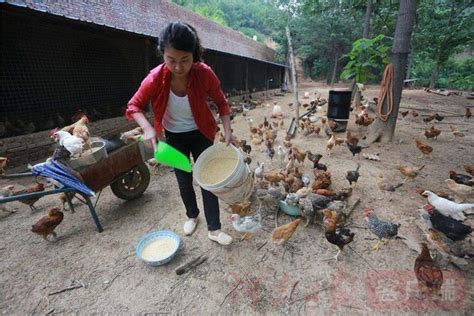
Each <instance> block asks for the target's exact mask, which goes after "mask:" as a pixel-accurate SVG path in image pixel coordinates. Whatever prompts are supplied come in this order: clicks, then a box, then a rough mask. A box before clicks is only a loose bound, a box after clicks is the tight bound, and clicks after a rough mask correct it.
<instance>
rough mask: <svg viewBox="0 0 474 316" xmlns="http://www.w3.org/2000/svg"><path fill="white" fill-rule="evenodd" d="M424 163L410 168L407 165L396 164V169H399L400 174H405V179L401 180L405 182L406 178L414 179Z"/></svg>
mask: <svg viewBox="0 0 474 316" xmlns="http://www.w3.org/2000/svg"><path fill="white" fill-rule="evenodd" d="M424 167H425V165H423V166H421V167H420V168H411V167H409V166H397V169H398V170H399V171H400V173H401V174H403V175H404V176H405V180H404V181H403V182H406V181H407V180H408V179H411V180H413V179H415V178H416V176H417V175H418V173H419V172H420V171H421V170H423V168H424Z"/></svg>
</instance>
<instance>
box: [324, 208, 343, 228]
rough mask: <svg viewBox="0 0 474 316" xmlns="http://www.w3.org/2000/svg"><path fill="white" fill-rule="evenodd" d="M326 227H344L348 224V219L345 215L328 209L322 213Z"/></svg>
mask: <svg viewBox="0 0 474 316" xmlns="http://www.w3.org/2000/svg"><path fill="white" fill-rule="evenodd" d="M322 213H323V215H324V217H323V225H324V227H329V226H338V227H343V226H344V225H345V224H346V220H347V217H346V215H345V214H344V213H342V212H338V211H336V210H332V209H329V208H326V209H324V210H323V211H322Z"/></svg>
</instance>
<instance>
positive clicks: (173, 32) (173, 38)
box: [158, 21, 204, 62]
mask: <svg viewBox="0 0 474 316" xmlns="http://www.w3.org/2000/svg"><path fill="white" fill-rule="evenodd" d="M158 47H159V49H160V51H161V53H164V52H165V47H173V48H174V49H177V50H182V51H185V52H191V53H193V62H198V61H201V60H202V54H203V52H204V49H203V47H202V46H201V41H200V40H199V37H198V35H197V32H196V30H195V29H194V27H192V26H191V25H189V24H187V23H182V22H181V21H176V22H171V23H169V24H168V25H167V26H166V27H165V28H164V29H163V30H162V31H161V33H160V37H159V38H158Z"/></svg>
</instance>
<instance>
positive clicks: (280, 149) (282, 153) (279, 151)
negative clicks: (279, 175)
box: [276, 146, 286, 168]
mask: <svg viewBox="0 0 474 316" xmlns="http://www.w3.org/2000/svg"><path fill="white" fill-rule="evenodd" d="M276 154H277V157H278V161H279V162H280V168H283V164H284V161H285V157H286V151H285V150H284V149H283V147H281V146H278V149H277V152H276Z"/></svg>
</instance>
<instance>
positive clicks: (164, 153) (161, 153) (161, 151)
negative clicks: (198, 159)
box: [140, 136, 192, 172]
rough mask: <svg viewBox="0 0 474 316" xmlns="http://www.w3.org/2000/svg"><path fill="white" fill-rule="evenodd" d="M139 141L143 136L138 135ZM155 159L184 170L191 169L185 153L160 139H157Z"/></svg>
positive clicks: (189, 170)
mask: <svg viewBox="0 0 474 316" xmlns="http://www.w3.org/2000/svg"><path fill="white" fill-rule="evenodd" d="M140 141H141V142H143V136H142V137H140ZM155 160H156V161H158V162H159V163H161V164H163V165H166V166H169V167H172V168H176V169H179V170H182V171H185V172H191V170H192V168H191V162H190V161H189V158H188V157H186V155H185V154H183V153H182V152H180V151H179V150H177V149H176V148H174V147H173V146H170V145H168V144H167V143H165V142H162V141H158V144H157V145H156V150H155Z"/></svg>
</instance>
